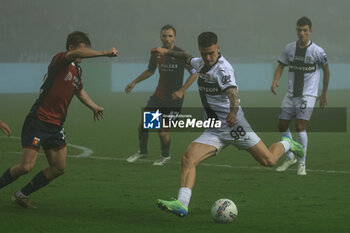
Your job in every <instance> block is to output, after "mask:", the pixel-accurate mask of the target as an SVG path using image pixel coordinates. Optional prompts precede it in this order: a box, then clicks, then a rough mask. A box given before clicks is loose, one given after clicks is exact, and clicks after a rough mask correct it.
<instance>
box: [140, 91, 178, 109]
mask: <svg viewBox="0 0 350 233" xmlns="http://www.w3.org/2000/svg"><path fill="white" fill-rule="evenodd" d="M182 103H183V99H178V100H168V101H164V100H161V99H159V98H158V97H156V96H154V95H152V96H151V97H150V98H149V100H148V102H147V105H146V107H145V109H144V110H148V111H149V110H154V111H156V110H157V109H159V111H160V112H161V113H163V114H180V113H181V108H182Z"/></svg>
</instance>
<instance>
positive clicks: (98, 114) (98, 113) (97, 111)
mask: <svg viewBox="0 0 350 233" xmlns="http://www.w3.org/2000/svg"><path fill="white" fill-rule="evenodd" d="M76 95H77V97H78V98H79V100H80V101H81V102H82V103H83V104H85V105H86V106H87V107H88V108H90V109H91V110H92V111H93V113H94V121H96V120H99V119H100V118H102V119H103V118H104V114H103V110H104V108H102V107H100V106H98V105H97V104H95V102H94V101H93V100H92V99H91V98H90V97H89V96H88V94H87V93H86V91H85V90H84V89H81V90H80V91H77V92H76Z"/></svg>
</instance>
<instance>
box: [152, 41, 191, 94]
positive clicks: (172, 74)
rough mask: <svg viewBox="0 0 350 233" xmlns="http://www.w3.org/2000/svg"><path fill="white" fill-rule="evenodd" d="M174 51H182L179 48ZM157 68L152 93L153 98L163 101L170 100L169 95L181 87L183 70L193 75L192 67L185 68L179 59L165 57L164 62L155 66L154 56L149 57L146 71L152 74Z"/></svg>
mask: <svg viewBox="0 0 350 233" xmlns="http://www.w3.org/2000/svg"><path fill="white" fill-rule="evenodd" d="M173 50H174V51H183V50H182V49H180V48H179V47H176V46H175V47H174V48H173ZM157 67H158V70H159V81H158V86H157V88H156V90H155V92H154V94H153V95H154V96H156V97H158V98H159V99H161V100H163V101H168V100H171V94H172V93H173V92H175V91H177V90H178V89H180V88H181V87H182V83H183V80H184V69H185V68H186V69H187V70H188V72H189V73H191V74H193V73H195V70H193V68H192V67H190V66H187V65H186V64H185V62H184V61H182V60H181V59H175V58H173V57H171V56H165V60H164V62H162V63H161V64H157V63H156V60H155V58H154V56H151V58H150V60H149V64H148V70H150V71H152V72H154V71H155V70H156V69H157Z"/></svg>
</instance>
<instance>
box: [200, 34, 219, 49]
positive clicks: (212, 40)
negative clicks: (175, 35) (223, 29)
mask: <svg viewBox="0 0 350 233" xmlns="http://www.w3.org/2000/svg"><path fill="white" fill-rule="evenodd" d="M217 43H218V36H217V35H216V34H215V33H214V32H202V33H201V34H200V35H199V36H198V45H199V46H200V47H203V48H207V47H210V46H212V45H214V44H217Z"/></svg>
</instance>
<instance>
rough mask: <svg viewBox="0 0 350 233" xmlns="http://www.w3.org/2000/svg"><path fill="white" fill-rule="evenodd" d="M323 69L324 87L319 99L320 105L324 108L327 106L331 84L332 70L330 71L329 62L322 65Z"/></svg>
mask: <svg viewBox="0 0 350 233" xmlns="http://www.w3.org/2000/svg"><path fill="white" fill-rule="evenodd" d="M322 70H323V87H322V92H321V95H320V96H319V97H318V98H317V100H320V107H321V108H324V107H326V106H327V91H328V84H329V79H330V76H331V72H330V71H329V67H328V64H325V65H324V66H323V67H322Z"/></svg>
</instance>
